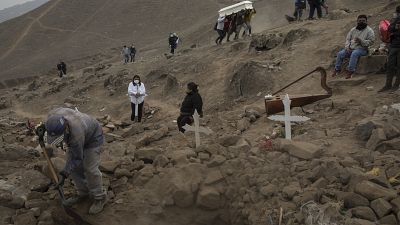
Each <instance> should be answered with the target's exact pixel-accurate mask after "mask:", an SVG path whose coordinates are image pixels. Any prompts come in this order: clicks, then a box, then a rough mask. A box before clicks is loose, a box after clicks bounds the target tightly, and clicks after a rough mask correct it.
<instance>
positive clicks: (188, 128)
mask: <svg viewBox="0 0 400 225" xmlns="http://www.w3.org/2000/svg"><path fill="white" fill-rule="evenodd" d="M193 119H194V126H190V125H188V124H186V125H185V126H183V127H182V128H183V129H185V130H186V131H194V135H195V138H196V148H198V147H200V133H204V134H207V135H209V134H211V133H212V130H210V129H209V128H207V127H200V115H199V113H198V112H197V110H195V111H194V114H193Z"/></svg>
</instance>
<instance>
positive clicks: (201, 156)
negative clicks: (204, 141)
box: [198, 152, 210, 161]
mask: <svg viewBox="0 0 400 225" xmlns="http://www.w3.org/2000/svg"><path fill="white" fill-rule="evenodd" d="M198 157H199V159H200V160H201V161H206V160H209V159H210V154H208V153H204V152H199V154H198Z"/></svg>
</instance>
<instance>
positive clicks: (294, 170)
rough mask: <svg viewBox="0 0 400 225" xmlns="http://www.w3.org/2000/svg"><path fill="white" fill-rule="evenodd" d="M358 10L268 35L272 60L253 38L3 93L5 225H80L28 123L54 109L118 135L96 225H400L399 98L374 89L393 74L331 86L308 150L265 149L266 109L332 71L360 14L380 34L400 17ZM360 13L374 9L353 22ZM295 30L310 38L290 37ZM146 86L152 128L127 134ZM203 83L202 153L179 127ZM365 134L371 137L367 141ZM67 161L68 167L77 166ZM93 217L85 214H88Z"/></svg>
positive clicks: (109, 147)
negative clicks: (69, 110)
mask: <svg viewBox="0 0 400 225" xmlns="http://www.w3.org/2000/svg"><path fill="white" fill-rule="evenodd" d="M273 2H274V3H277V1H273ZM350 3H352V4H354V5H351V7H350ZM332 4H334V5H337V6H340V5H343V1H335V2H332ZM347 5H348V7H349V8H350V9H351V11H352V13H341V14H340V16H339V17H338V18H336V19H334V20H330V19H323V20H320V21H311V22H309V21H307V22H303V23H296V24H290V25H285V26H282V27H278V28H275V29H272V30H266V31H263V32H262V33H260V34H258V35H255V37H254V39H256V38H258V37H259V36H262V35H263V34H266V35H267V34H268V35H269V34H272V36H271V38H272V39H274V40H276V41H277V45H276V46H274V47H275V48H273V49H271V50H269V51H261V52H258V53H255V52H250V53H249V52H248V49H249V45H250V42H251V41H252V40H251V39H246V40H240V41H237V42H232V43H228V44H226V43H224V44H223V45H222V46H212V45H203V46H200V47H198V48H187V47H184V48H182V49H180V54H179V55H177V56H175V57H173V58H171V59H166V58H165V57H149V58H145V59H143V60H140V61H139V62H137V63H135V64H128V65H121V63H120V62H116V61H115V62H112V63H106V64H101V65H94V66H93V67H88V68H85V69H84V70H76V71H74V72H73V73H72V74H71V75H70V76H69V77H68V78H66V79H63V80H59V79H58V78H55V77H54V76H53V75H43V77H42V78H39V79H37V80H35V81H34V82H31V83H29V84H28V85H21V86H18V87H16V88H14V89H7V90H2V92H1V93H2V99H1V107H2V110H0V115H1V117H0V130H1V139H0V168H1V169H0V171H1V173H0V191H1V194H2V195H1V196H2V198H1V199H0V215H1V218H4V223H5V224H10V223H14V224H28V223H27V221H28V222H29V221H31V223H32V224H35V223H36V222H37V221H40V222H39V223H40V224H73V223H72V222H70V221H69V220H68V218H67V217H66V216H65V214H63V213H62V210H61V209H60V207H59V201H58V197H55V196H56V193H55V192H54V190H48V191H47V189H46V187H47V186H46V185H47V184H48V179H47V178H46V177H45V176H44V175H42V174H40V173H39V171H44V173H45V172H46V170H45V169H43V159H42V158H41V157H40V154H39V152H38V149H37V148H35V147H36V146H37V142H36V141H35V140H33V137H32V136H29V135H28V134H26V130H25V128H24V125H23V123H19V122H18V121H25V120H26V119H28V118H29V119H31V120H34V121H35V122H38V121H40V120H42V119H43V118H44V116H45V114H46V113H47V111H48V110H50V109H51V108H54V107H57V106H68V107H78V108H79V110H81V111H82V112H88V113H90V114H92V115H95V116H97V117H98V118H99V120H100V121H101V123H102V124H103V125H104V127H105V128H104V130H105V132H106V133H107V134H106V137H107V138H106V142H107V143H106V144H105V146H104V153H103V154H102V158H103V163H102V168H101V169H102V171H103V173H104V177H103V178H104V186H105V188H106V189H107V190H108V193H109V196H110V197H111V200H110V202H109V204H108V205H107V206H106V208H105V210H104V212H103V213H102V214H100V215H98V216H86V215H85V218H86V219H88V220H90V221H91V222H92V223H93V224H99V225H100V224H110V225H116V224H124V225H125V224H139V225H147V224H160V225H164V224H165V225H167V224H168V225H170V224H173V225H187V224H195V225H203V224H204V225H205V224H213V225H228V224H235V225H236V224H237V225H245V224H250V225H261V224H263V225H265V224H269V225H272V224H278V218H277V217H278V216H279V208H281V207H282V208H283V209H284V213H283V218H284V219H283V224H286V225H289V224H291V225H300V224H311V223H310V219H312V220H313V221H312V222H314V224H315V223H317V222H320V223H326V224H346V225H369V224H377V223H380V224H398V220H399V219H400V215H399V212H400V211H399V208H398V207H399V205H398V204H399V201H400V198H399V195H398V192H399V188H400V186H399V182H398V181H397V180H396V179H395V180H393V179H392V178H396V177H397V175H398V174H399V172H400V168H399V167H398V161H399V160H400V155H399V153H398V150H399V145H398V143H399V138H398V137H399V135H400V129H399V128H400V122H399V118H398V112H396V111H394V110H393V109H390V107H387V106H389V105H391V104H393V103H397V101H398V96H399V93H393V94H387V93H385V94H379V95H377V94H376V93H375V92H372V91H367V90H366V87H371V86H372V87H373V88H374V89H375V90H377V89H378V88H379V87H380V86H381V84H383V81H384V76H383V74H373V75H358V77H355V79H353V80H350V81H344V80H342V79H340V78H339V79H337V80H336V79H330V84H331V85H332V86H333V88H334V95H333V96H332V98H330V99H327V100H326V101H322V102H318V103H315V104H312V105H309V106H307V107H306V108H305V109H306V111H307V112H308V114H306V116H308V117H310V118H311V121H309V122H307V123H305V124H304V125H303V126H294V128H293V134H294V139H295V140H297V141H303V142H304V141H306V142H307V143H301V144H299V143H294V144H293V145H289V146H286V148H284V147H282V146H273V147H272V148H266V147H268V146H265V145H260V143H261V144H262V143H263V142H262V140H263V139H264V137H265V135H270V134H271V133H272V129H273V127H274V125H275V123H274V122H271V121H270V120H268V119H267V118H266V116H265V115H263V110H262V107H263V101H262V99H263V97H262V96H263V95H264V94H267V93H270V92H271V91H273V90H276V89H278V88H279V87H282V86H283V85H284V84H287V83H288V82H290V81H292V80H293V79H295V78H297V77H298V76H300V75H302V74H304V73H306V72H308V71H310V70H312V69H313V68H315V67H316V66H320V65H324V66H325V67H327V68H328V67H329V65H330V64H331V62H332V60H333V52H334V50H333V49H336V48H339V47H341V46H342V45H343V39H344V35H345V34H346V32H347V31H348V29H349V28H351V27H352V26H354V20H355V18H356V16H357V14H359V13H365V14H369V15H371V16H372V17H371V18H370V23H371V25H372V26H373V28H374V29H376V24H377V22H378V21H379V20H380V19H382V18H384V17H390V16H391V14H392V12H393V10H394V6H395V5H389V6H386V5H385V4H382V3H376V1H363V3H362V5H357V4H356V3H354V1H352V2H349V3H348V4H347ZM361 6H362V7H361ZM353 7H354V8H353ZM358 8H362V10H361V11H357V12H354V10H355V9H358ZM258 22H259V23H261V21H258ZM327 28H329V29H327ZM293 31H295V34H301V35H291V33H293ZM275 38H276V39H275ZM285 40H286V41H285ZM378 44H379V43H378V42H377V43H376V45H378ZM279 67H280V68H279ZM133 74H140V75H142V77H143V80H144V82H145V84H146V87H147V89H148V92H149V96H148V97H147V99H146V112H147V113H146V121H145V122H144V124H142V125H138V124H133V125H129V124H125V123H126V122H128V118H129V113H130V111H129V101H128V99H127V96H126V88H127V84H128V82H129V81H130V80H131V77H132V75H133ZM191 80H194V81H196V82H198V83H199V84H200V92H201V94H202V96H203V97H204V101H205V118H204V119H202V124H203V125H205V126H208V127H210V128H211V129H212V130H213V131H214V134H213V135H211V136H202V141H203V146H202V147H201V148H198V149H196V148H194V146H193V141H192V140H193V137H192V136H193V135H192V134H190V133H189V134H187V135H185V136H184V135H181V134H179V133H178V132H177V130H176V125H175V123H174V122H173V120H174V119H176V117H177V114H178V108H179V105H178V104H179V102H180V100H181V99H182V98H183V96H184V85H185V83H187V82H188V81H191ZM249 81H250V82H249ZM238 83H239V85H238ZM318 83H319V79H318V76H315V77H310V78H309V79H307V80H305V81H304V82H301V83H299V84H298V85H297V86H296V87H294V88H291V89H289V90H287V92H288V93H289V94H293V93H319V92H321V89H320V87H319V86H318ZM238 87H240V88H238ZM259 93H261V95H259ZM332 103H333V104H332ZM385 105H386V107H384V106H385ZM245 108H247V109H248V110H246V112H245V110H244V109H245ZM249 109H250V110H249ZM293 111H294V113H296V114H301V115H304V113H303V112H301V111H300V110H293ZM152 112H153V114H152ZM106 115H110V116H106ZM363 119H365V120H366V121H367V122H365V121H364V122H362V120H363ZM249 121H251V123H250V122H249ZM360 121H361V122H362V123H360ZM360 124H361V125H363V124H364V125H365V126H360ZM371 124H372V125H371ZM278 127H279V126H278ZM357 130H361V131H363V132H364V133H366V134H364V135H361V138H360V137H359V136H360V135H356V134H358V133H357ZM368 132H369V133H368ZM382 133H384V135H382ZM386 135H387V136H386ZM366 139H369V141H368V144H366ZM275 144H279V141H277V142H276V143H275ZM30 146H31V147H30ZM317 150H318V151H317ZM55 155H56V160H57V161H58V162H59V163H58V164H57V165H59V166H60V164H62V158H64V154H63V153H62V152H56V154H55ZM61 166H62V165H61ZM371 170H372V172H370V173H368V171H371ZM21 176H22V177H24V178H25V179H19V177H21ZM33 181H35V182H33ZM371 187H372V188H371ZM65 188H66V193H67V195H71V194H72V193H73V192H74V188H73V184H72V183H71V182H69V181H68V182H67V184H66V187H65ZM32 190H34V191H32ZM370 190H372V191H370ZM3 196H4V197H3ZM309 201H311V203H310V202H309ZM389 201H390V203H389ZM307 202H309V204H308V205H307V204H306V203H307ZM87 207H88V205H87V204H81V205H78V206H77V207H76V209H77V210H78V211H79V212H80V213H81V214H85V213H86V211H87ZM38 208H39V209H38ZM16 209H18V211H17V210H16ZM317 214H319V215H324V217H323V218H322V217H318V215H317ZM271 221H272V222H271ZM0 222H3V221H0ZM0 224H1V223H0Z"/></svg>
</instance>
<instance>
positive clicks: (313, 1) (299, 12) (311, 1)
mask: <svg viewBox="0 0 400 225" xmlns="http://www.w3.org/2000/svg"><path fill="white" fill-rule="evenodd" d="M307 2H308V5H309V8H310V11H309V15H308V19H309V20H313V19H315V17H314V15H315V11H316V12H317V16H318V18H322V8H324V9H325V13H326V15H328V14H329V8H328V4H327V2H326V0H295V2H294V8H295V10H294V13H293V18H294V20H297V21H300V20H302V17H303V11H305V10H306V9H307Z"/></svg>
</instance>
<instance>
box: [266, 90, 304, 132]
mask: <svg viewBox="0 0 400 225" xmlns="http://www.w3.org/2000/svg"><path fill="white" fill-rule="evenodd" d="M282 102H283V105H284V106H285V115H284V116H281V115H276V116H270V117H268V119H270V120H274V121H285V136H286V139H288V140H292V124H291V122H292V121H293V122H304V121H307V120H309V119H310V118H308V117H305V116H291V115H290V103H291V102H292V100H290V99H289V95H288V94H286V96H285V98H284V99H283V100H282Z"/></svg>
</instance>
